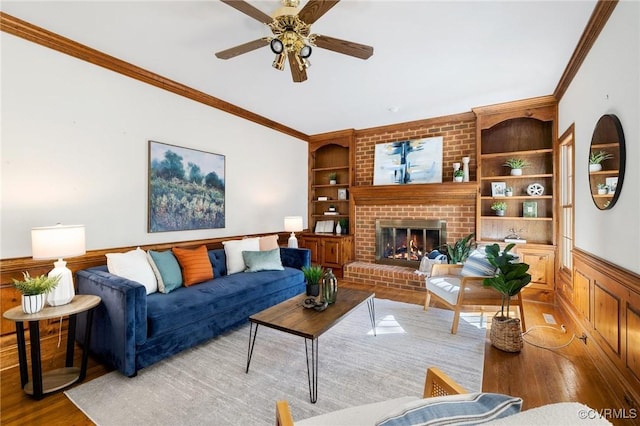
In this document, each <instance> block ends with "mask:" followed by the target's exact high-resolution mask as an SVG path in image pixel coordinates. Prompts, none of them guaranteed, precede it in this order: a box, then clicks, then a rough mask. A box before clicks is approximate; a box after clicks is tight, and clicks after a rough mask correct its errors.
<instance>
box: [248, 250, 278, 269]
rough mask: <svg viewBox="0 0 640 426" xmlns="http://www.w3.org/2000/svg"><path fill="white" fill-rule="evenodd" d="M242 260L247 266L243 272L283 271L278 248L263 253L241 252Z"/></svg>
mask: <svg viewBox="0 0 640 426" xmlns="http://www.w3.org/2000/svg"><path fill="white" fill-rule="evenodd" d="M242 258H243V259H244V263H245V265H247V268H246V269H245V270H244V271H245V272H258V271H282V270H283V269H284V267H283V266H282V260H281V259H280V249H279V248H276V249H273V250H265V251H243V252H242Z"/></svg>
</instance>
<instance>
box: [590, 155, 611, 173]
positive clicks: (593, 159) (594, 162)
mask: <svg viewBox="0 0 640 426" xmlns="http://www.w3.org/2000/svg"><path fill="white" fill-rule="evenodd" d="M611 158H613V155H612V154H609V153H608V152H607V151H598V152H592V153H591V154H590V155H589V172H599V171H600V170H602V164H601V163H602V162H603V161H604V160H609V159H611Z"/></svg>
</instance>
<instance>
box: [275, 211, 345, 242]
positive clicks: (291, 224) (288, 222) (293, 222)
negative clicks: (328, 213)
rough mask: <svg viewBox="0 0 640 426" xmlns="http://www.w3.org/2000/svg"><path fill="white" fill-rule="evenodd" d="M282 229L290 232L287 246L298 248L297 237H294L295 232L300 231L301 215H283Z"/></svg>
mask: <svg viewBox="0 0 640 426" xmlns="http://www.w3.org/2000/svg"><path fill="white" fill-rule="evenodd" d="M332 229H333V224H332ZM284 230H285V232H291V236H289V241H288V247H289V248H298V239H297V238H296V232H300V231H302V216H285V217H284Z"/></svg>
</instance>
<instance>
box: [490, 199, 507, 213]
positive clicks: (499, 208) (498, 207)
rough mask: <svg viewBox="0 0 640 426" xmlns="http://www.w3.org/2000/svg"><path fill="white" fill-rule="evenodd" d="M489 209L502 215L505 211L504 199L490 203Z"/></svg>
mask: <svg viewBox="0 0 640 426" xmlns="http://www.w3.org/2000/svg"><path fill="white" fill-rule="evenodd" d="M491 210H494V211H495V212H496V215H497V216H504V212H505V211H507V203H505V202H504V201H496V202H494V203H493V204H491Z"/></svg>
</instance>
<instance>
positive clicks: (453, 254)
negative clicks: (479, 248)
mask: <svg viewBox="0 0 640 426" xmlns="http://www.w3.org/2000/svg"><path fill="white" fill-rule="evenodd" d="M475 235H476V234H474V233H471V234H469V235H467V236H466V237H464V238H461V239H459V240H457V241H456V242H455V243H454V244H453V245H450V244H446V249H447V257H448V258H449V263H451V264H459V263H464V261H465V260H467V258H468V257H469V253H471V250H473V249H474V248H475V247H476V245H477V244H476V242H475V241H474V239H473V237H475Z"/></svg>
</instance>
